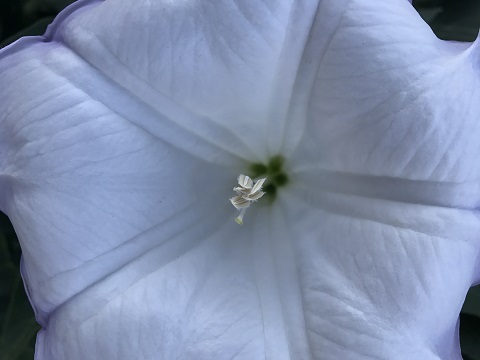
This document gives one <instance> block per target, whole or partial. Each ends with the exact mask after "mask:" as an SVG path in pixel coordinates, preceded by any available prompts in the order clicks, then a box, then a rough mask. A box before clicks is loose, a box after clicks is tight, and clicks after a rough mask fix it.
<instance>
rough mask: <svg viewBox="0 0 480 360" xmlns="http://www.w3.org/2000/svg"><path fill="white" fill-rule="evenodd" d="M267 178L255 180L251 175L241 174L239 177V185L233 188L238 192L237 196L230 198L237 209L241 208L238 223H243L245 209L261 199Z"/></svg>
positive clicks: (237, 218)
mask: <svg viewBox="0 0 480 360" xmlns="http://www.w3.org/2000/svg"><path fill="white" fill-rule="evenodd" d="M265 180H267V178H266V177H265V178H261V179H258V180H257V181H255V182H254V181H253V180H252V179H251V178H250V177H249V176H247V175H243V174H240V175H239V176H238V178H237V181H238V185H239V186H236V187H234V188H233V191H235V192H236V193H237V195H236V196H234V197H232V198H231V199H230V202H231V203H232V205H233V206H235V208H236V209H237V210H240V214H239V215H238V216H237V217H236V218H235V221H236V222H237V224H240V225H241V224H243V217H244V216H245V211H247V209H248V208H249V207H250V205H251V204H252V203H253V202H255V201H257V200H258V199H260V198H261V197H262V196H263V195H265V192H263V191H262V186H263V183H264V182H265Z"/></svg>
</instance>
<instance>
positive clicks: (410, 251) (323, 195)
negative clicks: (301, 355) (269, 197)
mask: <svg viewBox="0 0 480 360" xmlns="http://www.w3.org/2000/svg"><path fill="white" fill-rule="evenodd" d="M282 195H284V193H283V192H282V193H281V195H280V201H282V202H284V203H283V205H284V209H285V210H284V214H285V215H284V216H285V217H284V218H285V221H286V222H287V223H286V227H287V228H289V229H295V230H294V231H292V234H293V235H294V238H292V244H293V247H294V249H295V254H296V256H297V258H298V262H297V264H298V270H299V277H300V283H301V284H302V288H301V293H302V303H303V304H304V314H305V324H306V327H307V334H308V340H309V344H310V345H311V351H312V354H313V358H314V359H324V358H329V357H331V358H332V359H377V358H381V359H393V360H401V359H415V360H417V359H418V360H420V359H432V360H433V359H458V360H459V359H461V356H460V351H459V348H458V346H459V344H458V341H457V340H456V339H457V330H458V329H457V319H458V313H459V311H460V308H461V306H462V304H463V300H464V297H465V294H466V292H467V290H468V288H469V287H470V285H471V284H472V279H473V278H474V275H475V274H474V271H475V269H476V267H477V265H476V262H477V254H478V249H479V245H480V244H479V241H478V236H476V235H474V234H478V232H479V231H480V218H479V216H478V214H474V213H471V212H469V211H464V210H457V209H448V208H443V207H435V206H424V205H416V204H406V203H399V202H393V201H384V200H374V199H365V198H361V197H356V196H351V195H343V194H334V193H329V192H325V191H311V189H309V190H307V189H305V190H300V189H297V190H295V191H294V192H293V195H292V196H290V195H288V196H287V195H286V194H285V196H282ZM302 203H303V205H302Z"/></svg>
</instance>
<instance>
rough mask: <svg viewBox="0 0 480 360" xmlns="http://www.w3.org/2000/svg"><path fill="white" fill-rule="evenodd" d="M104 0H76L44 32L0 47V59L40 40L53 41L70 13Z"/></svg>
mask: <svg viewBox="0 0 480 360" xmlns="http://www.w3.org/2000/svg"><path fill="white" fill-rule="evenodd" d="M104 1H105V0H77V1H76V2H74V3H73V4H71V5H69V6H67V7H66V8H65V9H63V10H62V11H61V12H60V13H59V14H58V15H57V16H56V17H55V19H54V20H53V22H52V23H51V24H50V25H48V27H47V30H46V31H45V34H43V35H38V36H24V37H22V38H20V39H18V40H17V41H14V42H13V43H11V44H9V45H7V46H5V47H3V48H1V49H0V60H2V59H3V58H5V57H7V56H9V55H11V54H13V53H15V52H17V51H20V50H23V49H24V48H26V47H28V46H30V45H32V44H38V43H41V42H50V41H53V40H54V38H55V35H56V33H57V30H58V28H59V27H60V26H61V25H62V23H63V21H64V20H66V19H67V18H68V17H70V16H71V15H72V14H74V13H76V12H78V11H82V10H84V9H85V8H86V7H89V6H91V5H93V4H95V3H101V2H104Z"/></svg>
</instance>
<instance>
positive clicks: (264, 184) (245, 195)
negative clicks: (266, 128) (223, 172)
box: [230, 155, 288, 224]
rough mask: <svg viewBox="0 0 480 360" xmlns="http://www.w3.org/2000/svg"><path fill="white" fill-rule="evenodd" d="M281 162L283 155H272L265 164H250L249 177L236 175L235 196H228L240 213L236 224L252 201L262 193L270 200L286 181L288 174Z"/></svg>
mask: <svg viewBox="0 0 480 360" xmlns="http://www.w3.org/2000/svg"><path fill="white" fill-rule="evenodd" d="M283 163H284V159H283V157H282V156H280V155H277V156H274V157H272V158H271V159H270V161H269V162H268V163H267V164H266V165H265V164H262V163H253V164H251V165H250V169H249V173H250V175H251V177H250V176H248V175H244V174H240V175H239V176H238V178H237V181H238V185H239V186H236V187H234V188H233V191H235V193H236V196H234V197H232V198H230V202H231V203H232V205H233V206H235V208H236V209H237V210H239V211H240V215H238V216H237V217H236V218H235V221H236V222H237V223H238V224H243V217H244V215H245V211H246V210H247V208H249V207H250V205H251V204H252V203H254V202H256V201H257V200H259V199H260V198H262V197H263V196H264V195H266V196H267V197H268V198H269V199H270V202H272V201H273V200H274V199H275V197H276V194H277V189H278V188H280V187H282V186H285V185H286V184H287V183H288V176H287V174H286V173H285V172H284V171H283ZM252 179H255V180H252Z"/></svg>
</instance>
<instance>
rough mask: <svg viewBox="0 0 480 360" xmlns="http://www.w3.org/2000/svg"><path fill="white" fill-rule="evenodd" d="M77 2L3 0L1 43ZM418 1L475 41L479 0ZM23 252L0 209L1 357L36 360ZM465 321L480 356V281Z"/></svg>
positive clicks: (445, 32)
mask: <svg viewBox="0 0 480 360" xmlns="http://www.w3.org/2000/svg"><path fill="white" fill-rule="evenodd" d="M372 1H373V0H372ZM405 1H406V0H405ZM72 2H73V1H70V0H0V47H3V46H5V45H8V44H10V43H12V42H13V41H15V40H17V39H18V38H19V37H21V36H27V35H41V34H43V32H44V31H45V29H46V27H47V25H48V24H49V23H50V22H51V21H52V20H53V18H54V17H55V15H56V14H57V13H58V12H59V11H61V10H62V9H63V8H64V7H65V6H67V5H69V4H70V3H72ZM413 4H414V6H415V7H416V8H417V10H418V11H419V12H420V14H421V15H422V17H423V18H424V19H425V21H427V22H428V23H429V24H430V26H431V27H432V29H433V31H435V33H436V34H437V36H438V37H439V38H441V39H445V40H459V41H473V40H475V38H476V37H477V34H478V30H479V27H480V1H479V0H417V1H414V2H413ZM479 61H480V59H479ZM479 101H480V100H479ZM479 117H480V114H479ZM479 141H480V139H479ZM45 226H48V224H45ZM20 253H21V250H20V246H19V244H18V240H17V238H16V236H15V232H14V230H13V228H12V225H11V224H10V222H9V221H8V218H7V217H6V216H5V215H4V214H2V213H0V360H32V359H33V353H34V346H35V334H36V333H37V331H38V330H39V326H38V324H37V323H36V322H35V318H34V316H33V312H32V309H31V307H30V304H29V302H28V299H27V298H26V295H25V291H24V288H23V284H22V280H21V278H20V272H19V263H20ZM460 320H461V325H460V341H461V344H462V351H463V356H464V359H465V360H480V286H477V287H475V288H472V289H471V290H470V292H469V294H468V296H467V299H466V300H465V304H464V307H463V310H462V314H461V315H460Z"/></svg>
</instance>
